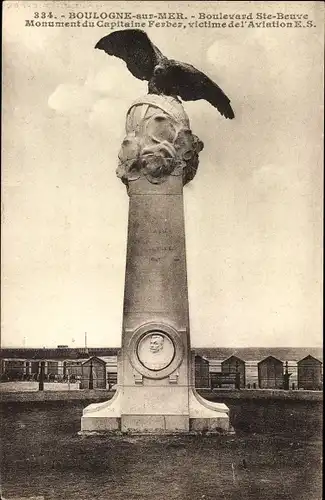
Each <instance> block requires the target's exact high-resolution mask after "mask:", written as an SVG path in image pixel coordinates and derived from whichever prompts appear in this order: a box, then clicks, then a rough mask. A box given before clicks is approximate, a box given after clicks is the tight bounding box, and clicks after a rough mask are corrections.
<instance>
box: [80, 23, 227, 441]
mask: <svg viewBox="0 0 325 500" xmlns="http://www.w3.org/2000/svg"><path fill="white" fill-rule="evenodd" d="M128 31H135V30H128ZM117 33H121V32H117ZM122 33H123V32H122ZM141 33H142V32H141ZM115 34H116V33H113V34H112V35H115ZM112 35H108V37H105V38H109V37H111V36H112ZM128 36H129V35H128ZM141 37H142V35H141ZM99 43H100V42H99ZM157 50H158V49H157ZM202 148H203V143H202V142H201V141H200V140H199V139H198V137H196V136H195V135H194V134H193V133H192V131H191V128H190V123H189V119H188V117H187V115H186V113H185V111H184V108H183V106H182V104H181V102H180V100H179V99H178V97H177V96H174V95H166V94H164V93H160V92H157V93H156V92H150V91H149V94H147V95H146V96H144V97H142V98H140V99H138V100H137V101H136V102H134V103H133V104H132V106H131V107H130V109H129V111H128V113H127V117H126V137H125V139H124V141H123V143H122V146H121V150H120V153H119V164H118V168H117V176H118V177H119V178H120V179H121V181H122V182H123V183H124V184H125V185H126V189H127V193H128V196H129V220H128V240H127V257H126V273H125V289H124V306H123V326H122V346H121V350H120V352H119V355H118V389H117V391H116V393H115V395H114V397H113V398H112V399H111V400H109V401H107V402H104V403H98V404H91V405H89V406H88V407H87V408H85V409H84V411H83V416H82V419H81V431H82V432H89V431H106V432H107V431H122V432H134V433H162V434H163V433H186V432H189V431H193V432H202V431H211V432H214V431H215V432H220V431H223V432H229V431H231V426H230V423H229V411H228V408H227V407H226V405H224V404H220V403H212V402H209V401H207V400H205V399H203V398H202V397H201V396H200V395H199V394H198V393H197V392H196V390H195V381H194V353H192V352H191V346H190V324H189V305H188V289H187V269H186V251H185V227H184V208H183V186H184V185H186V184H187V183H188V182H190V181H191V180H192V179H193V178H194V176H195V174H196V171H197V168H198V162H199V152H200V151H201V150H202Z"/></svg>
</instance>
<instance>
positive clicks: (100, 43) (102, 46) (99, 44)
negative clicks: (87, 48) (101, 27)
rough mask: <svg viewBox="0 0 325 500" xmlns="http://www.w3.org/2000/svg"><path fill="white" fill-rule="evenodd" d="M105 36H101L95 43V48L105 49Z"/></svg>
mask: <svg viewBox="0 0 325 500" xmlns="http://www.w3.org/2000/svg"><path fill="white" fill-rule="evenodd" d="M105 38H106V37H104V38H101V39H100V40H99V41H98V42H97V43H96V45H95V49H100V50H104V49H105Z"/></svg>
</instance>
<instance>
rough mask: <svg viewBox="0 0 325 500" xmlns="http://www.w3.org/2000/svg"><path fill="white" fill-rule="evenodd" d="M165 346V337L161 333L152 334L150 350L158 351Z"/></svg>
mask: <svg viewBox="0 0 325 500" xmlns="http://www.w3.org/2000/svg"><path fill="white" fill-rule="evenodd" d="M163 347H164V337H163V336H162V335H159V334H153V335H151V339H150V351H151V352H153V353H157V352H159V351H161V350H162V349H163Z"/></svg>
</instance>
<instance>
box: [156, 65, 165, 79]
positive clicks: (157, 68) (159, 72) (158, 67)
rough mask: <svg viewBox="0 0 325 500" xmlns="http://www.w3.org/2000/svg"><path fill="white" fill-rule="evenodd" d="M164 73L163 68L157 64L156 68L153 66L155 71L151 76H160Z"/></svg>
mask: <svg viewBox="0 0 325 500" xmlns="http://www.w3.org/2000/svg"><path fill="white" fill-rule="evenodd" d="M164 71H165V68H164V67H163V66H162V65H161V64H157V66H155V69H154V70H153V74H154V75H155V76H157V75H161V74H162V73H163V72H164Z"/></svg>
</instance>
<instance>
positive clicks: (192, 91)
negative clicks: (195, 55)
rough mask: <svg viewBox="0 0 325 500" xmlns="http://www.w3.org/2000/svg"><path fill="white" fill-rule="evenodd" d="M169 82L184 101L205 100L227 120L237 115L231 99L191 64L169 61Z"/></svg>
mask: <svg viewBox="0 0 325 500" xmlns="http://www.w3.org/2000/svg"><path fill="white" fill-rule="evenodd" d="M168 80H169V81H171V82H172V86H173V88H174V90H175V92H176V93H177V95H179V96H180V97H181V98H182V99H183V100H184V101H197V100H199V99H205V100H206V101H208V102H209V103H210V104H212V106H214V107H215V108H217V110H218V111H219V112H220V113H221V114H222V115H223V116H224V117H225V118H230V119H232V118H234V117H235V114H234V112H233V109H232V107H231V105H230V99H229V98H228V97H227V96H226V94H225V93H224V92H223V91H222V90H221V88H220V87H219V86H218V85H217V84H216V83H214V82H213V81H212V80H210V78H209V77H208V76H206V75H205V74H204V73H202V72H201V71H199V70H197V69H196V68H194V66H191V65H190V64H185V63H181V62H178V61H171V60H170V61H169V68H168Z"/></svg>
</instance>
